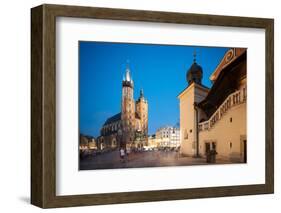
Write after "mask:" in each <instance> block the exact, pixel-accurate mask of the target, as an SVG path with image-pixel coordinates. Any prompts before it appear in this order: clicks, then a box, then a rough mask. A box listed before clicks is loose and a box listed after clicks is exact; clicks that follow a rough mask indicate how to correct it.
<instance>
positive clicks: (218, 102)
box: [178, 48, 247, 162]
mask: <svg viewBox="0 0 281 213" xmlns="http://www.w3.org/2000/svg"><path fill="white" fill-rule="evenodd" d="M246 69H247V66H246V49H243V48H231V49H230V50H229V51H227V52H226V54H225V56H224V57H223V59H222V60H221V62H220V63H219V64H218V66H217V68H216V69H215V70H214V72H213V74H212V75H211V76H210V80H211V81H212V82H213V85H212V87H211V88H208V87H206V86H204V85H203V84H202V77H203V69H202V67H201V66H200V65H199V64H197V62H196V58H195V56H194V62H193V64H192V65H191V67H190V68H189V70H188V71H187V74H186V80H187V83H188V86H187V87H186V88H185V89H184V90H183V91H182V92H181V93H180V94H179V95H178V98H179V101H180V131H181V153H182V154H184V155H189V156H202V157H205V156H206V153H208V152H209V151H210V150H215V151H216V152H217V157H218V158H225V159H228V160H230V161H232V162H246V161H247V137H246V136H247V131H246V129H247V128H246V109H247V102H246V96H247V89H246V88H247V71H246Z"/></svg>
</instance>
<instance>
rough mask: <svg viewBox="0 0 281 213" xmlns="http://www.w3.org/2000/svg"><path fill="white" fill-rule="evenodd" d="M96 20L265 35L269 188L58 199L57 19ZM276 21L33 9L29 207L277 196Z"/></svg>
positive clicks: (49, 7)
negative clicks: (253, 31) (243, 30)
mask: <svg viewBox="0 0 281 213" xmlns="http://www.w3.org/2000/svg"><path fill="white" fill-rule="evenodd" d="M57 17H73V18H95V19H110V20H126V21H143V22H158V23H177V24H194V25H209V26H229V27H247V28H260V29H265V35H266V41H265V44H266V48H265V51H266V53H265V55H266V58H265V61H266V69H265V71H266V73H265V75H266V82H265V84H266V99H265V100H266V119H265V126H266V135H265V142H266V149H265V156H266V159H265V164H266V168H265V174H266V177H265V184H258V185H241V186H221V187H208V188H192V189H171V190H158V191H135V192H122V193H103V194H86V195H82V194H81V195H69V196H57V195H56V68H55V65H56V40H55V38H56V36H55V35H56V18H57ZM273 94H274V20H273V19H264V18H248V17H232V16H217V15H199V14H185V13H170V12H155V11H141V10H126V9H109V8H93V7H80V6H64V5H41V6H38V7H35V8H32V9H31V114H32V116H31V203H32V204H33V205H36V206H39V207H41V208H54V207H67V206H84V205H100V204H115V203H133V202H149V201H164V200H179V199H191V198H209V197H221V196H237V195H253V194H267V193H273V192H274V95H273Z"/></svg>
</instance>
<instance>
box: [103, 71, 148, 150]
mask: <svg viewBox="0 0 281 213" xmlns="http://www.w3.org/2000/svg"><path fill="white" fill-rule="evenodd" d="M147 133H148V102H147V100H146V99H145V97H144V93H143V90H141V91H140V96H139V98H138V99H137V100H136V101H135V100H134V82H133V79H132V76H131V72H130V69H129V66H128V65H127V68H126V73H125V76H124V77H123V81H122V97H121V112H120V113H118V114H116V115H114V116H112V117H110V118H108V119H107V120H106V121H105V123H104V124H103V126H102V128H101V131H100V135H101V136H100V137H98V144H102V146H103V147H104V148H117V147H123V148H125V147H128V146H129V147H131V148H141V147H143V146H145V145H147V142H148V135H147Z"/></svg>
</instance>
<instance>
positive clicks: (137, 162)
mask: <svg viewBox="0 0 281 213" xmlns="http://www.w3.org/2000/svg"><path fill="white" fill-rule="evenodd" d="M229 163H231V162H229V161H226V160H221V159H218V160H217V162H216V164H229ZM206 164H207V163H206V159H205V158H193V157H181V156H179V153H178V152H173V151H167V152H165V151H147V152H137V153H130V154H129V156H126V158H125V159H124V160H121V159H120V156H119V151H118V150H115V151H111V152H107V153H104V154H101V155H97V156H91V155H90V156H88V157H86V158H84V159H82V160H80V170H91V169H114V168H140V167H161V166H187V165H206Z"/></svg>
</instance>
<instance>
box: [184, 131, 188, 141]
mask: <svg viewBox="0 0 281 213" xmlns="http://www.w3.org/2000/svg"><path fill="white" fill-rule="evenodd" d="M184 139H188V133H187V131H186V130H185V131H184Z"/></svg>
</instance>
